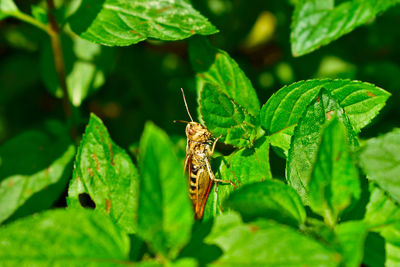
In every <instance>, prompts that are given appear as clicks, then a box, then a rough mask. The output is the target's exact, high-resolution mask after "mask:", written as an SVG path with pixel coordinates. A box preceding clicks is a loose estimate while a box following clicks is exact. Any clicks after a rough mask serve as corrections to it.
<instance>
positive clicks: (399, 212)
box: [364, 183, 400, 266]
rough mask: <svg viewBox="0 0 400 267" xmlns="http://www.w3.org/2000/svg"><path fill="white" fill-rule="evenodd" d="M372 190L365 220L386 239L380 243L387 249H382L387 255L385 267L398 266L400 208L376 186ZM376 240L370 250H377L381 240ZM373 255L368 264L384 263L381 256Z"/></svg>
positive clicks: (370, 244)
mask: <svg viewBox="0 0 400 267" xmlns="http://www.w3.org/2000/svg"><path fill="white" fill-rule="evenodd" d="M370 190H371V196H370V201H369V203H368V205H367V212H366V214H365V219H364V220H365V222H366V223H367V224H368V226H369V228H370V230H372V231H376V232H379V233H380V236H382V237H384V238H385V239H384V240H383V241H382V240H381V241H380V242H379V246H380V247H383V244H381V243H383V242H384V243H385V244H384V246H385V247H383V248H382V249H384V252H383V253H382V254H383V255H385V254H386V265H385V266H397V265H398V264H399V263H400V258H399V257H398V255H399V254H398V253H399V251H400V207H399V205H398V204H397V203H396V202H395V201H393V200H392V199H391V198H390V197H388V195H387V193H385V192H384V191H383V190H382V189H381V188H379V187H378V186H377V185H376V184H374V183H371V185H370ZM376 235H377V234H376ZM375 239H376V238H375ZM375 239H374V240H370V241H369V243H368V244H367V246H366V247H367V248H368V249H370V247H371V248H374V249H375V250H376V246H378V244H377V242H378V241H379V240H375ZM385 250H386V251H385ZM373 255H374V256H373V257H372V256H369V257H367V260H368V262H383V259H381V257H379V254H377V253H373Z"/></svg>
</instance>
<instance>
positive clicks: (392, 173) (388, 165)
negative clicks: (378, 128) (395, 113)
mask: <svg viewBox="0 0 400 267" xmlns="http://www.w3.org/2000/svg"><path fill="white" fill-rule="evenodd" d="M399 151H400V129H398V128H397V129H394V130H393V131H391V132H389V133H386V134H385V135H382V136H379V137H376V138H371V139H369V140H368V141H367V142H366V143H365V145H364V146H363V147H362V149H361V152H360V166H361V168H362V170H363V171H364V173H365V174H366V175H367V178H368V179H369V180H372V181H375V182H376V183H377V184H378V185H379V186H380V187H381V188H382V189H383V190H385V191H386V192H388V194H389V195H390V196H391V197H392V198H393V199H394V200H395V201H397V202H400V154H399Z"/></svg>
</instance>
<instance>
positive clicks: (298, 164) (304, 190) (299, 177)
mask: <svg viewBox="0 0 400 267" xmlns="http://www.w3.org/2000/svg"><path fill="white" fill-rule="evenodd" d="M335 116H337V117H338V119H339V120H340V121H341V122H343V123H344V125H345V126H347V131H348V139H349V143H350V144H351V145H355V144H356V143H357V140H356V139H355V135H354V133H353V131H352V129H351V126H350V123H349V122H348V119H347V117H346V115H345V112H344V111H343V109H342V108H341V107H340V106H339V104H338V102H336V101H335V99H334V98H333V97H332V96H331V95H330V94H329V93H328V92H326V91H325V90H322V91H321V93H320V94H319V96H318V97H316V98H315V99H314V101H313V102H311V104H310V105H309V106H308V107H307V110H306V111H305V114H304V117H303V119H302V120H301V121H300V122H299V124H298V126H297V127H296V129H295V132H294V135H293V138H292V142H291V147H290V150H289V155H288V160H287V162H286V165H287V169H286V170H287V176H286V178H287V180H288V183H289V184H290V185H291V186H293V187H294V189H296V191H297V192H298V193H299V195H300V197H301V198H302V200H303V201H304V202H305V203H307V204H308V203H309V197H310V196H311V195H310V194H309V187H310V183H311V180H314V181H313V186H317V188H318V182H316V181H318V177H319V176H321V175H322V177H320V178H322V179H323V180H324V181H325V180H328V181H329V180H331V179H327V177H326V176H325V174H326V173H323V174H318V173H315V177H312V176H311V175H312V174H313V175H314V173H313V169H314V167H316V157H317V153H318V148H319V146H320V142H321V132H322V131H323V129H324V127H325V124H326V122H327V121H329V120H331V119H332V118H333V117H335ZM328 142H329V141H328ZM343 147H344V146H343ZM320 156H326V155H324V154H322V155H320ZM330 157H331V156H329V157H328V158H326V159H323V160H327V161H328V160H329V161H331V159H329V158H330ZM332 157H333V158H336V157H337V155H332ZM317 159H318V158H317ZM326 163H328V162H326ZM341 163H345V164H347V161H346V160H345V161H344V162H341ZM328 164H329V163H328ZM330 164H332V163H330ZM346 166H347V165H346ZM318 167H320V166H318ZM321 167H322V166H321ZM317 171H320V170H319V169H318V170H317ZM323 183H325V182H323ZM328 184H329V182H328ZM317 188H315V190H314V192H315V193H316V192H317V191H319V189H317ZM314 192H313V193H314ZM313 197H316V195H313ZM317 202H318V200H317ZM321 204H322V203H321Z"/></svg>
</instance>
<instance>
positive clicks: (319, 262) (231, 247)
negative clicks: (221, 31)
mask: <svg viewBox="0 0 400 267" xmlns="http://www.w3.org/2000/svg"><path fill="white" fill-rule="evenodd" d="M205 241H206V243H208V244H215V245H217V246H219V247H220V248H221V249H222V251H223V254H222V256H221V257H220V258H219V259H217V260H216V261H214V262H212V264H210V265H209V266H221V265H226V266H339V264H340V262H341V256H340V255H339V254H338V253H337V252H335V251H333V250H331V249H329V248H327V247H325V246H324V245H323V244H321V243H318V242H317V241H315V240H313V239H312V238H310V237H307V236H305V235H303V234H301V233H299V232H298V231H297V230H294V229H293V228H291V227H288V226H285V225H280V224H278V223H275V222H273V221H267V220H263V219H259V220H257V221H255V222H251V223H249V224H244V223H243V222H242V221H241V219H240V217H239V216H238V215H237V214H235V213H228V214H225V215H222V216H218V217H217V218H216V219H215V221H214V225H213V228H212V230H211V233H210V234H209V235H208V236H207V237H206V239H205Z"/></svg>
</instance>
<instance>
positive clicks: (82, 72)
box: [40, 36, 114, 107]
mask: <svg viewBox="0 0 400 267" xmlns="http://www.w3.org/2000/svg"><path fill="white" fill-rule="evenodd" d="M62 40H63V54H64V56H65V70H66V83H67V88H68V96H69V100H70V102H71V103H72V104H73V105H74V106H77V107H78V106H80V105H81V104H82V101H84V100H85V99H86V98H87V97H88V96H89V95H90V94H91V93H93V92H95V91H96V90H98V89H99V88H100V87H101V86H102V85H103V84H104V82H105V75H106V74H107V72H109V71H110V70H111V69H112V67H113V64H112V63H111V62H112V60H113V58H114V53H113V51H114V50H113V49H112V48H109V47H102V46H100V45H98V44H94V43H91V42H88V41H86V40H84V39H80V38H77V37H75V36H63V39H62ZM51 49H52V48H51V46H50V44H48V45H46V46H44V47H43V50H42V54H41V62H40V63H41V64H40V67H41V75H42V77H43V81H44V82H45V84H46V87H47V89H48V90H49V91H50V92H51V93H52V94H54V95H55V96H56V97H58V98H61V97H63V95H64V93H63V91H62V89H61V87H60V84H59V82H58V77H57V72H56V70H55V65H54V59H53V52H52V50H51Z"/></svg>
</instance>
